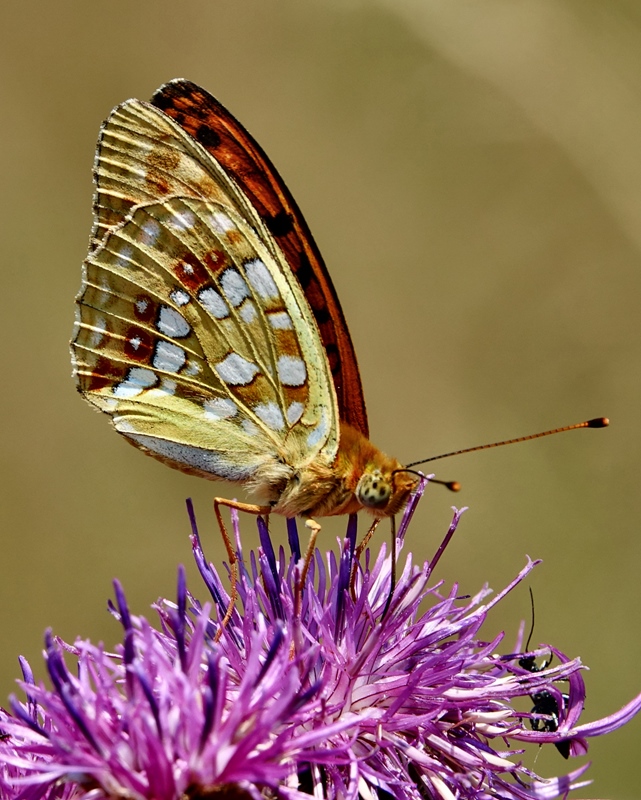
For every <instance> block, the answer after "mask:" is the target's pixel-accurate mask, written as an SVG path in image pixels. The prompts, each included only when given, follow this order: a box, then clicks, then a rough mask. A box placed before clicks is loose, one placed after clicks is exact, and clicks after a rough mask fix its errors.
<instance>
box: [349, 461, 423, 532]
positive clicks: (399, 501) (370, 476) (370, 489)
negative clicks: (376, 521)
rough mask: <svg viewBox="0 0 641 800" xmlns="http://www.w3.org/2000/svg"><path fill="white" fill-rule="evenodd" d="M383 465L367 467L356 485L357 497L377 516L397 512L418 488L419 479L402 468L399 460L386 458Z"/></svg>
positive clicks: (387, 515) (388, 515)
mask: <svg viewBox="0 0 641 800" xmlns="http://www.w3.org/2000/svg"><path fill="white" fill-rule="evenodd" d="M385 461H386V462H387V463H385V464H383V465H382V466H372V467H371V468H369V469H365V471H364V472H363V474H362V475H361V477H360V479H359V481H358V484H357V485H356V492H355V494H356V499H357V500H358V502H359V503H360V504H361V505H362V506H364V507H365V508H367V509H369V510H370V511H371V512H372V513H373V514H374V515H375V516H382V517H391V516H393V515H394V514H397V513H398V512H399V511H400V510H401V509H402V508H403V506H404V505H405V503H406V502H407V499H408V497H409V495H410V493H411V492H412V491H413V490H414V489H415V488H416V484H417V480H416V478H414V477H413V476H411V475H409V474H408V473H406V472H404V471H403V470H402V467H401V466H400V464H398V462H396V461H394V460H392V459H387V458H386V459H385Z"/></svg>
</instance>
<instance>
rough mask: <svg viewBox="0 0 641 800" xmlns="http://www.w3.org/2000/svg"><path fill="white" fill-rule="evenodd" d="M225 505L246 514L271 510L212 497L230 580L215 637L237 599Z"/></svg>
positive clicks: (265, 513)
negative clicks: (227, 599)
mask: <svg viewBox="0 0 641 800" xmlns="http://www.w3.org/2000/svg"><path fill="white" fill-rule="evenodd" d="M221 506H226V507H227V508H234V509H236V511H244V512H245V513H246V514H256V515H257V516H258V515H263V516H269V513H270V512H271V507H270V506H257V505H254V504H253V503H239V502H238V501H237V500H228V499H227V498H226V497H214V513H215V514H216V519H217V520H218V527H219V528H220V535H221V536H222V537H223V544H224V545H225V550H227V556H228V557H229V570H230V581H231V592H230V595H229V605H228V606H227V611H226V612H225V616H224V617H223V619H222V622H221V623H220V629H219V631H218V634H217V636H216V638H217V639H218V638H219V637H220V634H221V633H222V630H223V628H224V627H225V625H227V623H228V622H229V620H230V619H231V615H232V614H233V612H234V606H235V605H236V600H238V556H237V555H236V550H235V549H234V545H233V543H232V540H231V537H230V536H229V533H228V532H227V528H226V527H225V523H224V521H223V516H222V514H221V513H220V507H221Z"/></svg>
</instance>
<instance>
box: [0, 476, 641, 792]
mask: <svg viewBox="0 0 641 800" xmlns="http://www.w3.org/2000/svg"><path fill="white" fill-rule="evenodd" d="M423 489H424V483H423V485H421V487H420V489H419V491H418V492H417V494H416V495H415V496H414V497H413V498H412V499H411V501H410V503H409V505H408V507H407V509H406V511H405V514H404V516H403V520H402V522H401V525H400V528H399V543H398V544H399V546H400V544H401V543H402V540H403V538H404V536H405V533H406V531H407V528H408V525H409V522H410V519H411V517H412V514H413V512H414V509H415V508H416V504H417V502H418V500H419V497H420V495H421V494H422V491H423ZM190 516H191V520H192V526H193V536H192V544H193V551H194V557H195V559H196V562H197V565H198V568H199V570H200V573H201V576H202V578H203V580H204V582H205V584H206V586H207V588H208V590H209V592H210V594H211V597H212V602H211V603H208V604H206V605H204V606H201V605H200V603H199V602H198V601H197V600H196V599H195V598H193V597H192V596H191V595H190V594H189V593H188V591H187V588H186V585H185V577H184V572H183V570H182V568H181V569H180V570H179V578H178V597H177V602H176V603H175V604H174V603H171V602H169V601H159V602H158V604H157V605H156V610H157V612H158V614H159V616H160V630H156V629H154V628H153V627H151V625H150V624H149V623H148V622H147V620H146V619H145V618H144V617H137V616H133V615H132V614H131V613H130V611H129V609H128V607H127V603H126V599H125V595H124V592H123V591H122V588H121V587H120V585H119V584H118V583H117V582H116V583H115V595H116V604H115V606H112V607H111V611H112V613H113V614H114V616H116V618H117V619H118V620H119V621H120V623H121V624H122V627H123V629H124V641H123V644H122V646H120V647H119V648H118V650H117V652H116V653H107V652H105V650H104V648H103V647H102V646H96V645H93V644H91V643H90V642H88V641H77V642H76V644H75V645H73V646H71V645H67V644H65V643H63V642H62V641H60V640H59V639H57V638H54V637H53V636H52V635H51V634H50V633H47V635H46V639H45V643H46V663H47V669H48V672H49V677H50V681H51V684H52V688H51V689H47V688H45V686H44V685H42V684H40V685H37V684H36V683H35V682H34V679H33V676H32V674H31V671H30V669H29V666H28V664H27V663H26V662H24V661H21V665H22V670H23V676H24V679H23V681H22V682H21V686H22V689H23V690H24V692H25V695H26V701H25V702H19V701H18V700H17V699H16V698H15V697H12V698H11V707H12V713H7V712H5V711H0V797H2V798H3V800H4V799H5V798H6V799H7V800H41V799H42V800H54V799H56V800H79V799H80V798H83V800H106V799H107V798H109V799H111V798H126V799H127V800H214V798H217V800H236V798H242V799H243V800H249V799H250V798H254V799H255V800H260V799H261V798H271V797H282V798H286V800H304V799H305V798H308V797H309V796H310V794H313V795H314V796H315V797H322V798H345V800H356V799H357V798H359V797H360V798H363V800H374V799H375V798H378V799H379V800H386V799H387V798H390V797H391V798H399V799H400V800H406V799H407V800H409V799H410V798H411V799H412V800H425V798H434V799H436V798H439V799H441V798H442V799H443V800H452V798H470V800H485V799H486V798H487V799H488V800H489V798H507V799H509V800H512V799H514V800H527V799H528V798H555V797H565V796H566V795H567V793H568V792H569V791H570V790H571V789H575V788H578V787H580V786H583V785H585V783H582V782H581V781H580V780H579V779H580V778H581V776H582V775H583V773H584V772H585V770H586V769H587V766H588V765H584V766H581V767H579V768H578V769H575V770H574V771H571V772H569V773H568V774H567V775H564V776H562V777H558V778H553V779H547V780H544V779H542V778H539V777H538V776H537V775H535V774H534V773H533V772H531V771H530V770H529V769H527V768H526V767H525V766H524V764H523V760H522V758H521V754H522V753H523V749H522V748H523V745H524V744H526V743H535V744H543V743H552V744H555V745H556V746H557V747H558V749H559V750H560V751H561V753H562V754H563V755H565V756H566V757H567V756H568V755H582V754H584V753H585V752H586V751H587V739H588V738H589V737H591V736H598V735H602V734H604V733H608V732H609V731H612V730H615V729H616V728H619V727H621V725H623V724H625V722H627V721H628V720H629V719H630V718H631V717H632V716H633V715H634V714H636V713H637V712H638V711H639V710H640V709H641V695H640V696H638V697H636V698H635V699H634V700H633V701H632V702H631V703H629V704H628V705H627V706H625V707H624V708H623V709H621V710H620V711H618V712H617V713H616V714H613V715H612V716H610V717H606V718H605V719H602V720H598V721H596V722H593V723H588V724H580V722H579V718H580V715H581V712H582V709H583V702H584V699H585V688H584V684H583V680H582V677H581V669H582V667H581V663H580V661H579V659H569V658H568V657H567V656H565V655H564V654H563V653H561V652H560V651H559V650H557V649H555V648H551V647H546V648H542V649H541V650H537V651H533V652H531V653H527V654H523V653H520V652H518V651H519V650H520V648H521V646H522V645H521V642H520V641H519V642H518V643H517V646H516V652H515V653H510V654H507V655H497V649H498V647H499V645H500V643H501V640H502V638H503V634H500V635H498V636H497V637H496V638H495V639H494V640H493V641H490V642H486V641H483V640H482V639H480V638H479V630H480V628H481V626H482V625H483V623H484V622H485V620H486V618H487V615H488V613H489V611H490V610H491V608H492V607H493V606H494V605H496V604H497V603H499V602H500V601H501V599H502V598H503V597H505V595H506V594H507V593H508V592H509V591H511V590H512V589H513V588H514V587H515V586H517V584H519V583H520V582H521V581H522V580H523V578H524V577H525V576H526V575H528V574H529V572H530V571H531V570H532V569H533V568H534V566H535V565H536V563H537V562H532V561H531V560H529V559H528V562H527V564H526V565H525V567H524V568H523V569H522V570H521V572H520V573H519V574H518V575H517V577H516V578H515V579H514V580H513V581H512V582H511V583H510V584H509V585H508V586H507V587H506V588H505V589H504V590H503V591H502V592H500V593H499V594H498V595H496V596H495V597H494V598H493V599H491V600H490V599H488V598H489V595H490V591H489V590H488V588H487V587H484V588H483V589H482V590H481V591H480V592H479V593H478V594H477V595H476V596H474V597H471V598H470V597H459V596H458V589H457V587H456V586H454V587H452V589H451V590H450V591H444V590H443V587H442V585H440V584H438V583H437V584H433V583H432V572H433V569H434V567H435V565H436V563H437V561H438V559H439V557H440V555H441V553H442V552H443V550H444V547H445V546H446V545H447V542H448V541H449V539H450V538H451V536H452V535H453V534H454V531H455V530H456V527H457V525H458V522H459V518H460V513H459V512H456V513H455V515H454V519H453V521H452V524H451V526H450V529H449V531H448V534H447V536H446V538H445V540H444V542H443V544H442V545H441V547H440V548H439V549H438V551H437V554H436V556H435V558H434V559H432V561H431V563H430V562H426V563H425V564H423V565H422V566H418V565H415V564H413V562H412V559H411V556H408V557H407V559H406V560H405V565H404V568H403V571H402V574H401V575H400V576H399V578H398V580H397V584H396V588H395V590H394V595H393V598H392V600H391V602H390V603H389V608H388V610H387V612H386V613H384V609H385V608H386V605H387V602H388V593H389V587H390V583H391V580H390V578H391V576H390V559H389V557H387V556H386V554H385V547H384V546H383V547H382V548H381V551H380V553H379V554H378V556H376V557H374V556H373V554H372V553H371V552H370V551H366V552H365V554H364V555H363V556H362V557H361V558H360V559H357V558H356V555H355V552H356V548H355V543H356V519H355V518H352V519H350V521H349V524H348V530H347V536H346V538H345V540H344V543H343V547H342V550H341V552H340V555H339V556H338V557H337V556H336V555H335V554H334V553H331V552H330V553H329V554H327V555H326V556H325V557H322V556H321V554H320V553H318V552H316V554H315V558H314V559H313V561H312V564H311V567H310V569H309V572H308V574H307V578H306V581H305V584H304V586H303V587H302V590H299V589H298V588H297V587H298V586H299V583H300V575H301V574H302V563H301V560H300V553H301V548H300V543H299V541H298V536H297V532H296V528H295V525H294V524H293V523H289V524H288V534H289V543H290V550H291V551H292V553H293V555H292V556H291V557H289V558H287V557H286V556H285V552H284V550H283V548H281V549H280V550H279V551H278V553H276V552H275V551H274V549H273V547H272V543H271V540H270V537H269V534H268V532H267V528H266V526H265V524H264V522H263V521H262V520H261V519H259V521H258V526H259V533H260V539H261V547H260V548H259V550H258V552H257V553H253V552H252V553H251V554H250V556H249V561H248V563H246V562H243V560H242V550H241V546H240V536H239V530H238V518H237V515H235V514H234V515H233V526H234V531H235V535H236V541H237V547H238V551H239V555H240V556H241V559H240V562H241V565H242V568H241V576H240V585H239V593H240V601H239V603H238V604H237V606H238V607H237V608H235V609H234V611H233V613H232V615H231V618H230V620H229V622H228V624H227V626H226V627H225V628H222V629H221V627H220V625H219V622H218V621H219V620H221V619H222V618H223V617H224V615H225V612H226V610H227V606H228V595H227V593H226V592H225V590H224V588H223V583H222V581H221V578H220V576H219V575H218V573H217V572H216V570H215V569H214V568H213V566H212V565H211V564H208V563H207V561H206V559H205V556H204V554H203V551H202V548H201V545H200V540H199V537H198V533H197V530H196V525H195V520H194V517H193V511H192V510H191V506H190ZM419 606H420V607H426V608H427V610H425V611H424V612H423V611H419ZM552 653H553V654H554V656H555V657H556V665H555V666H552V665H551V664H549V663H543V664H541V666H538V665H537V661H536V659H537V658H538V657H543V656H545V655H550V654H552ZM65 656H66V657H67V658H69V657H70V659H71V660H73V661H74V663H75V666H74V669H73V670H71V669H69V667H68V666H67V663H66V659H65ZM559 683H561V685H562V688H559ZM519 698H521V701H520V703H521V705H523V704H524V707H525V709H526V710H518V709H517V708H516V707H515V703H517V701H519Z"/></svg>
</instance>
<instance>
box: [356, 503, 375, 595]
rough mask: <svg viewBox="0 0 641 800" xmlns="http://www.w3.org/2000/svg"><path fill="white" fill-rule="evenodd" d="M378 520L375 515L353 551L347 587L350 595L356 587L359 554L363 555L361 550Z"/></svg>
mask: <svg viewBox="0 0 641 800" xmlns="http://www.w3.org/2000/svg"><path fill="white" fill-rule="evenodd" d="M380 521H381V518H380V517H376V518H375V519H374V521H373V522H372V524H371V525H370V526H369V530H368V531H367V533H366V534H365V536H363V540H362V541H361V543H360V544H359V545H358V547H357V548H356V550H355V551H354V567H353V569H352V577H351V580H350V585H349V588H350V591H351V593H352V596H354V591H355V588H356V566H357V564H358V563H359V561H360V560H361V556H362V555H363V551H364V550H365V548H366V547H367V545H368V544H369V540H370V539H371V538H372V536H373V535H374V531H375V530H376V528H378V524H379V522H380Z"/></svg>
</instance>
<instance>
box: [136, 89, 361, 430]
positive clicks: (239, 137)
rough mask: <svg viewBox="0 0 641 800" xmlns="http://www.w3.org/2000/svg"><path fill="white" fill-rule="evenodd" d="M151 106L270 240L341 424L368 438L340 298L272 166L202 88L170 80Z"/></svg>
mask: <svg viewBox="0 0 641 800" xmlns="http://www.w3.org/2000/svg"><path fill="white" fill-rule="evenodd" d="M152 103H153V104H154V105H155V106H157V107H158V108H160V109H162V110H163V111H164V113H165V114H167V115H168V116H170V117H171V118H172V119H174V120H175V121H176V122H177V123H178V125H180V126H181V128H183V129H184V130H185V131H186V132H187V133H188V134H189V136H190V137H191V138H193V139H194V140H195V141H197V142H199V143H200V144H201V145H202V146H203V148H205V149H206V150H207V151H208V152H209V153H210V154H211V155H212V156H213V157H214V158H215V159H216V161H217V162H218V163H219V164H220V165H221V167H222V168H223V169H224V170H225V172H226V173H227V174H228V175H230V176H231V177H232V179H233V180H234V182H235V183H236V184H237V185H238V186H239V187H240V188H241V190H242V191H243V193H244V195H245V196H246V197H247V198H248V199H249V201H250V202H251V204H252V206H253V208H254V209H255V212H256V214H257V215H258V216H259V217H260V219H261V220H262V222H263V223H264V224H265V226H266V227H267V228H268V230H269V231H270V232H271V234H272V235H273V236H274V238H275V240H276V241H277V243H278V246H279V248H280V249H281V250H282V251H283V253H284V255H285V258H286V259H287V262H288V264H289V266H290V268H291V270H292V271H293V272H294V274H295V275H296V277H297V279H298V281H299V283H300V284H301V286H302V287H303V290H304V292H305V296H306V298H307V301H308V303H309V305H310V306H311V309H312V313H313V314H314V318H315V320H316V323H317V325H318V328H319V331H320V335H321V339H322V342H323V346H324V347H325V351H326V353H327V357H328V359H329V363H330V367H331V371H332V376H333V381H334V385H335V389H336V394H337V398H338V405H339V409H340V415H341V419H342V420H343V421H344V422H347V423H349V424H350V425H352V426H353V427H355V428H356V429H357V430H359V431H360V432H361V433H362V434H363V435H364V436H368V425H367V413H366V410H365V400H364V397H363V390H362V385H361V380H360V375H359V370H358V364H357V361H356V354H355V352H354V346H353V344H352V340H351V337H350V334H349V330H348V328H347V323H346V322H345V318H344V316H343V312H342V309H341V306H340V303H339V300H338V296H337V294H336V291H335V289H334V286H333V284H332V281H331V278H330V276H329V273H328V271H327V268H326V267H325V264H324V262H323V259H322V257H321V254H320V252H319V250H318V247H317V246H316V243H315V242H314V239H313V237H312V235H311V233H310V231H309V228H308V226H307V224H306V222H305V219H304V217H303V215H302V213H301V211H300V209H299V208H298V205H297V204H296V202H295V200H294V198H293V197H292V195H291V193H290V192H289V190H288V189H287V186H286V185H285V183H284V181H283V180H282V178H281V177H280V175H279V174H278V172H277V170H276V168H275V167H274V165H273V164H272V163H271V161H270V159H269V158H268V157H267V155H266V154H265V152H264V151H263V149H262V148H261V147H260V145H259V144H258V143H257V142H256V140H255V139H254V138H253V137H252V136H251V134H250V133H248V131H247V130H246V129H245V128H244V127H243V125H241V123H240V122H238V120H237V119H236V118H235V117H234V116H233V115H232V114H230V112H229V111H228V110H227V109H226V108H225V107H224V106H222V105H221V104H220V103H219V102H218V101H217V100H216V99H215V98H214V97H212V96H211V95H210V94H209V93H208V92H206V91H205V90H204V89H202V88H201V87H200V86H197V85H196V84H194V83H192V82H190V81H186V80H183V79H176V80H173V81H171V82H170V83H167V84H165V85H164V86H162V87H161V88H160V89H159V90H158V91H157V92H156V93H155V94H154V96H153V98H152Z"/></svg>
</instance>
